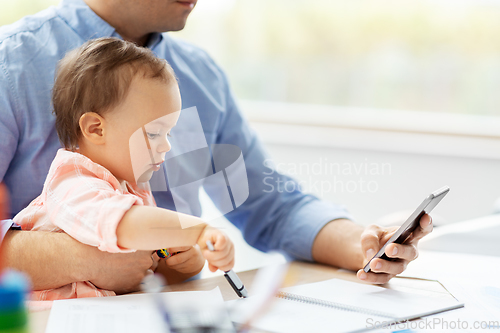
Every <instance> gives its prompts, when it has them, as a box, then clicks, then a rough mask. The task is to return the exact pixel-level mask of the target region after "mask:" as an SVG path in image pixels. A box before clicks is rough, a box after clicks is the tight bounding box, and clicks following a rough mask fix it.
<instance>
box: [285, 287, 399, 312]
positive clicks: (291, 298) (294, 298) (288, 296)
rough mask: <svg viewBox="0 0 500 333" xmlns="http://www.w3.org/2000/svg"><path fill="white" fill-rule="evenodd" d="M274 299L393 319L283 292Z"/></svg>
mask: <svg viewBox="0 0 500 333" xmlns="http://www.w3.org/2000/svg"><path fill="white" fill-rule="evenodd" d="M276 297H278V298H282V299H286V300H289V301H296V302H301V303H307V304H314V305H319V306H325V307H328V308H334V309H338V310H344V311H352V312H359V313H364V314H368V315H371V316H379V317H384V318H391V319H395V318H394V316H392V315H390V314H389V313H386V312H382V311H376V310H370V309H365V308H361V307H359V306H353V305H345V304H341V303H335V302H330V301H324V300H321V299H317V298H312V297H307V296H300V295H296V294H291V293H287V292H283V291H280V292H278V293H277V294H276Z"/></svg>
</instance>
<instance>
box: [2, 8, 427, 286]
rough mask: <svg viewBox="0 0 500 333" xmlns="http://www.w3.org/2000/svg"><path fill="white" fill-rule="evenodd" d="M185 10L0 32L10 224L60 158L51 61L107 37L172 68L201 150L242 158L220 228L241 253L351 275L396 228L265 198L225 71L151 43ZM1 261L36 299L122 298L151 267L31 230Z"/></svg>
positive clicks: (183, 50)
mask: <svg viewBox="0 0 500 333" xmlns="http://www.w3.org/2000/svg"><path fill="white" fill-rule="evenodd" d="M195 5H196V0H180V1H176V0H148V1H138V0H136V1H133V0H85V2H83V0H63V2H62V3H61V5H60V6H59V7H57V8H49V9H47V10H45V11H43V12H41V13H39V14H37V15H36V16H33V17H27V18H24V19H23V20H21V21H19V22H17V23H15V24H13V25H11V26H8V27H4V28H2V29H0V72H1V77H2V78H1V79H0V133H1V134H0V156H2V158H1V159H0V180H2V179H3V181H4V182H5V183H6V184H7V186H8V187H9V190H10V192H11V195H12V205H11V212H12V213H13V214H16V213H17V212H18V211H20V210H21V209H22V208H24V207H25V206H26V205H28V203H29V202H30V201H31V200H32V199H33V198H35V197H36V196H37V195H39V194H40V192H41V189H42V185H43V180H44V179H45V176H46V173H47V170H48V169H49V165H50V163H51V161H52V159H53V157H54V156H55V153H56V151H57V149H58V148H60V144H59V142H58V139H57V135H56V131H55V129H54V117H53V115H52V114H51V107H50V92H51V89H52V82H53V77H54V71H55V68H56V64H57V61H58V60H59V59H61V58H62V57H63V56H64V54H65V53H66V52H68V51H69V50H71V49H74V48H76V47H78V46H79V45H81V44H83V43H84V42H85V41H86V40H88V39H91V38H97V37H109V36H115V37H121V38H124V39H126V40H129V41H133V42H135V43H137V44H138V45H142V46H146V47H149V48H151V49H152V50H153V52H154V53H155V54H157V55H158V56H159V57H162V58H164V59H166V60H167V61H168V62H169V63H170V64H171V66H172V67H173V69H174V71H175V73H176V75H177V76H178V79H179V87H180V90H181V95H182V101H183V108H184V109H185V108H189V107H193V106H196V107H197V109H198V111H199V116H200V119H201V123H202V127H203V131H204V135H205V139H206V141H207V144H208V145H212V144H231V145H236V146H238V147H239V148H240V149H241V151H242V154H243V158H244V161H245V166H246V173H247V175H248V183H249V196H248V199H247V200H246V201H245V202H244V203H243V204H242V205H241V206H240V207H238V208H237V209H235V210H234V211H232V212H230V213H228V214H226V217H227V218H228V219H229V220H230V221H231V222H232V223H233V224H235V225H236V226H237V227H238V228H240V229H241V230H242V232H243V235H244V237H245V239H246V240H247V242H248V243H249V244H250V245H252V246H254V247H256V248H258V249H261V250H263V251H267V250H271V249H280V250H283V251H285V252H287V253H288V254H289V255H290V256H292V257H294V258H296V259H302V260H314V261H317V262H322V263H326V264H330V265H334V266H338V267H343V268H347V269H352V270H358V269H360V268H361V267H362V265H363V263H364V262H366V261H367V259H369V258H371V256H373V254H374V253H375V252H376V251H377V250H378V249H379V248H380V247H381V245H382V244H384V243H385V241H386V240H387V239H388V238H389V237H390V235H391V234H392V233H393V232H394V231H395V229H394V228H379V227H376V226H370V227H368V228H363V227H361V226H358V225H356V224H354V223H353V222H351V221H350V220H349V218H350V216H349V214H348V213H347V212H346V211H345V210H344V209H343V208H342V207H341V206H335V205H332V204H329V203H326V202H323V201H320V200H318V199H317V198H315V197H314V196H311V195H305V194H303V193H301V192H300V191H298V190H297V191H294V192H287V191H278V190H276V191H273V192H269V191H267V190H265V189H267V187H264V186H265V183H264V182H263V178H264V176H266V177H267V178H266V183H267V184H269V183H270V180H269V178H268V177H269V176H267V175H268V171H269V169H268V168H267V167H266V166H265V164H264V160H265V159H266V156H265V153H264V151H263V147H262V145H261V143H260V142H259V141H258V139H257V137H256V136H255V134H254V133H253V132H252V131H251V130H250V129H249V127H248V124H247V122H246V121H245V119H244V118H243V117H242V115H241V113H240V111H239V109H238V107H237V105H236V102H235V99H234V96H233V94H232V92H231V90H230V88H229V84H228V82H227V79H226V76H225V74H224V72H223V71H222V70H221V69H220V68H219V67H218V66H217V65H216V64H215V63H214V62H213V60H212V59H211V58H210V57H209V56H208V55H207V54H206V53H205V52H204V51H202V50H200V49H198V48H196V47H194V46H192V45H189V44H187V43H185V42H182V41H178V40H176V39H173V38H172V37H170V36H169V35H168V34H165V33H162V32H167V31H176V30H181V29H183V28H184V25H185V23H186V20H187V17H188V16H189V14H190V12H191V11H192V9H193V8H194V6H195ZM179 125H180V124H179ZM186 131H189V126H187V127H186ZM182 134H183V133H182V132H181V133H179V135H178V137H182ZM175 137H176V134H175V133H173V138H175ZM179 140H181V139H179ZM174 146H175V145H174ZM272 177H273V178H272V182H276V184H277V185H278V184H283V183H286V182H288V181H293V180H291V179H290V178H288V177H286V176H283V175H280V174H278V173H276V172H274V173H273V175H272ZM297 188H298V187H297ZM205 190H206V191H207V193H208V194H209V195H210V196H211V198H212V199H213V200H214V202H215V203H216V204H220V203H219V202H218V199H219V198H218V194H219V193H220V190H221V189H220V188H217V187H216V186H212V185H210V184H205ZM226 190H227V189H226ZM155 198H156V201H157V204H158V206H161V207H164V208H169V209H175V205H174V204H173V199H172V194H171V193H170V192H169V191H163V192H156V193H155ZM183 200H184V201H185V203H186V206H187V207H188V208H189V209H190V213H191V214H193V215H199V214H200V213H201V209H200V204H199V200H198V197H197V195H196V194H195V195H192V196H186V197H185V198H183ZM3 223H4V224H8V222H3ZM431 230H432V223H431V220H430V217H428V216H425V217H424V218H422V219H421V221H420V228H419V230H417V231H416V232H415V233H414V235H413V239H412V241H411V242H410V243H409V244H408V245H391V246H388V248H387V250H386V253H387V254H388V255H389V256H390V257H393V258H396V259H397V260H395V261H386V260H381V259H379V260H375V261H374V262H372V264H371V267H372V271H373V272H370V273H368V274H366V273H364V272H362V271H358V277H359V278H360V279H362V280H365V281H368V282H372V283H385V282H387V281H388V280H389V279H390V278H392V277H393V276H395V275H396V274H399V273H401V272H402V271H403V270H404V269H405V268H406V265H407V263H408V262H409V261H411V260H413V259H415V258H416V257H417V247H416V246H417V242H418V240H419V239H420V238H422V237H423V236H425V235H426V234H428V233H429V232H430V231H431ZM4 252H5V253H4V255H5V258H6V261H7V264H8V265H10V266H12V267H14V268H17V269H20V270H23V271H26V272H27V273H28V274H29V275H30V276H31V277H32V280H33V283H34V288H35V289H48V288H52V287H58V286H61V285H64V284H67V283H70V282H74V281H85V280H90V281H92V282H93V283H94V284H95V285H96V286H98V287H100V288H103V289H111V290H115V291H117V292H126V291H129V290H133V289H134V288H135V287H136V286H137V284H138V283H139V282H140V280H141V279H142V277H143V276H144V275H145V274H146V271H147V270H148V269H149V268H150V267H151V266H152V267H153V268H154V266H155V265H157V263H156V262H155V261H154V260H153V262H152V261H151V257H150V254H148V253H144V252H136V253H133V254H110V253H103V252H99V251H98V250H97V249H95V248H92V247H88V246H85V245H82V244H79V243H78V242H75V241H74V240H73V239H71V238H70V237H68V236H67V235H64V234H53V233H51V234H46V233H42V232H34V231H32V232H26V231H16V230H9V231H8V232H7V234H6V236H5V239H4Z"/></svg>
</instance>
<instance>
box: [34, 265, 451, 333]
mask: <svg viewBox="0 0 500 333" xmlns="http://www.w3.org/2000/svg"><path fill="white" fill-rule="evenodd" d="M256 272H257V271H256V270H251V271H245V272H239V273H238V276H239V277H240V279H241V281H242V282H243V284H245V286H246V287H247V289H248V288H249V287H251V285H252V281H253V278H254V276H255V273H256ZM288 274H289V276H290V277H291V279H289V280H291V282H292V283H289V285H292V284H293V285H300V284H305V283H311V282H318V281H323V280H328V279H333V278H338V279H343V280H349V281H353V282H358V283H361V282H360V281H359V280H358V279H357V277H356V275H355V273H354V272H348V271H345V270H341V269H337V268H334V267H329V266H324V265H320V264H312V263H305V262H293V263H292V264H291V265H290V270H289V273H288ZM216 286H218V287H219V288H220V291H221V293H222V297H223V298H224V300H225V301H228V300H232V299H236V298H237V296H236V293H235V292H234V291H233V289H232V288H231V287H230V286H229V284H228V283H227V281H226V279H225V278H224V277H223V276H216V277H213V278H208V279H200V280H194V281H189V282H186V283H181V284H177V285H172V286H169V287H168V290H170V291H207V290H212V289H213V288H215V287H216ZM384 287H386V288H390V289H397V290H401V291H406V292H413V293H418V294H428V293H433V294H436V293H437V294H441V295H443V296H445V295H449V294H448V292H447V291H446V290H445V289H444V288H443V287H442V286H441V284H439V283H438V282H435V281H423V280H419V279H407V278H394V279H392V280H391V281H390V282H389V283H387V284H386V285H384ZM49 314H50V311H49V310H47V311H41V312H34V313H31V314H30V326H31V332H32V333H43V332H45V327H46V326H47V320H48V318H49Z"/></svg>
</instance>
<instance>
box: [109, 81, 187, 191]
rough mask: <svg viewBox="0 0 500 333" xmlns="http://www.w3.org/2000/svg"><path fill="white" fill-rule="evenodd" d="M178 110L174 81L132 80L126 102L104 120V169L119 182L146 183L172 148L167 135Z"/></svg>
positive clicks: (178, 97) (176, 117)
mask: <svg viewBox="0 0 500 333" xmlns="http://www.w3.org/2000/svg"><path fill="white" fill-rule="evenodd" d="M180 110H181V98H180V93H179V87H178V86H177V83H176V82H172V83H169V84H168V85H167V84H164V83H161V82H160V81H158V80H153V79H144V78H142V77H136V78H134V80H133V81H132V83H131V85H130V88H129V92H128V94H127V96H126V98H125V101H124V102H123V103H121V104H120V105H119V106H118V107H116V108H115V109H114V110H112V111H111V112H109V113H107V114H106V117H105V118H106V121H107V124H106V127H105V130H106V131H107V133H106V145H107V147H106V149H105V151H106V152H107V155H108V156H106V162H107V165H106V166H105V167H106V168H107V169H108V170H109V171H111V173H112V174H113V175H114V176H115V177H117V178H118V179H119V180H126V181H128V182H129V183H141V182H147V181H149V179H150V178H151V176H152V175H153V172H154V171H157V170H159V169H160V165H161V164H162V163H163V161H164V160H165V153H166V152H168V151H169V150H170V148H171V146H170V142H169V141H168V136H169V135H170V131H171V130H172V128H173V127H174V126H175V125H176V124H177V120H178V119H179V115H180ZM108 115H110V116H108Z"/></svg>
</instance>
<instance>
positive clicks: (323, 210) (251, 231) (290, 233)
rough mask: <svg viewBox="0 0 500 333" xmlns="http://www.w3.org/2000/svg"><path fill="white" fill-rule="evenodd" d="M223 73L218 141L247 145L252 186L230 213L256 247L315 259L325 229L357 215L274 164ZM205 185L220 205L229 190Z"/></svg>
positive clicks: (244, 149) (244, 152) (245, 153)
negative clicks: (307, 190) (304, 186)
mask: <svg viewBox="0 0 500 333" xmlns="http://www.w3.org/2000/svg"><path fill="white" fill-rule="evenodd" d="M221 73H222V71H221ZM223 77H224V81H225V86H226V96H227V98H226V112H225V114H224V117H223V119H222V122H221V125H220V128H219V129H218V137H217V144H232V145H236V146H238V147H239V148H240V149H241V151H242V155H243V159H244V164H245V169H246V173H247V177H248V186H249V195H248V198H247V199H246V201H245V202H244V203H243V204H242V205H241V206H239V207H237V208H236V209H235V210H233V211H232V212H230V213H228V214H226V217H227V218H228V219H229V221H231V222H232V223H233V224H234V225H236V226H237V227H238V228H239V229H240V230H241V231H242V233H243V236H244V238H245V240H246V241H247V242H248V243H249V244H250V245H252V246H254V247H255V248H257V249H259V250H262V251H269V250H281V251H284V252H286V253H287V254H288V255H290V256H292V257H293V258H295V259H301V260H309V261H312V245H313V242H314V240H315V238H316V236H317V234H318V233H319V231H320V230H321V229H322V228H323V227H324V226H325V225H326V224H327V223H328V222H330V221H332V220H335V219H340V218H347V219H351V215H350V214H349V213H348V212H347V211H346V210H345V209H344V207H343V206H340V205H335V204H333V203H329V202H326V201H322V200H319V199H318V198H317V197H315V196H313V195H309V194H305V193H303V192H302V191H301V190H300V186H299V184H298V182H297V181H296V180H295V179H293V178H291V177H288V176H285V175H283V174H280V173H279V172H276V171H275V170H274V169H273V168H272V167H271V166H270V163H269V161H270V160H268V155H267V154H266V152H265V151H264V148H263V145H262V143H261V142H260V141H259V139H258V138H257V136H256V134H255V133H254V132H253V131H252V130H251V129H250V127H249V125H248V123H247V121H246V120H245V119H244V118H243V116H242V114H241V112H240V110H239V108H238V106H237V104H236V101H235V98H234V96H233V93H232V92H231V91H230V89H229V85H228V83H227V78H226V77H225V75H224V74H223ZM204 188H205V190H206V192H207V194H209V196H210V197H211V198H212V200H213V201H214V203H215V205H216V206H218V205H220V204H221V203H220V202H218V200H217V197H218V195H217V193H221V191H224V190H226V189H222V188H219V187H217V185H215V184H209V183H208V184H205V185H204ZM226 191H227V190H226Z"/></svg>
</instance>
